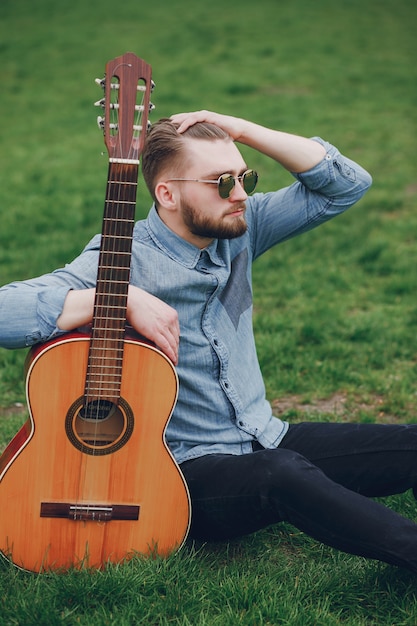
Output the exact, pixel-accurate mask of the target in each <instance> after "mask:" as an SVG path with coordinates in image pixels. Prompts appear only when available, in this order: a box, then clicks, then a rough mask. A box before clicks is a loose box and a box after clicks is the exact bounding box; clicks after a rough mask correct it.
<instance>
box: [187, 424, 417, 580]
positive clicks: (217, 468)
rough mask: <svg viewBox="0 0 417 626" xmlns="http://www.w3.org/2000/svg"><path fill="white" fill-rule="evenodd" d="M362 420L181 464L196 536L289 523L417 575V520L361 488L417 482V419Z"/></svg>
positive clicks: (308, 428) (374, 490)
mask: <svg viewBox="0 0 417 626" xmlns="http://www.w3.org/2000/svg"><path fill="white" fill-rule="evenodd" d="M338 426H340V427H341V428H338ZM364 426H366V428H362V427H360V428H358V427H357V426H356V425H349V424H346V425H345V424H341V425H337V424H336V425H334V424H317V425H315V424H305V425H302V424H300V425H296V426H293V427H290V431H289V433H288V435H286V437H285V438H284V440H283V442H282V444H281V446H280V447H278V448H276V449H274V450H259V451H257V452H254V453H252V454H247V455H242V456H231V455H217V454H216V455H207V456H205V457H201V458H199V459H195V460H193V461H188V462H186V463H183V464H182V470H183V472H184V475H185V478H186V480H187V483H188V486H189V489H190V493H191V499H192V509H193V521H192V527H191V536H194V537H196V538H201V539H225V538H231V537H235V536H239V535H242V534H245V533H249V532H253V531H255V530H257V529H259V528H263V527H265V526H268V525H270V524H273V523H276V522H279V521H287V522H289V523H291V524H293V525H294V526H296V527H297V528H299V529H300V530H303V531H304V532H306V533H307V534H309V535H311V536H312V537H315V538H316V539H318V540H319V541H321V542H323V543H326V544H328V545H331V546H333V547H335V548H338V549H341V550H344V551H346V552H350V553H352V554H357V555H361V556H365V557H368V558H375V559H379V560H381V561H385V562H388V563H392V564H396V565H402V566H404V567H407V568H409V569H411V570H413V571H416V572H417V525H416V524H414V523H413V522H411V521H410V520H407V519H405V518H403V517H401V516H400V515H398V514H396V513H395V512H393V511H391V510H390V509H388V508H387V507H385V506H383V505H381V504H378V503H376V502H374V501H373V500H370V499H369V498H368V497H366V496H365V495H362V494H366V495H367V496H369V495H375V496H376V495H388V494H389V493H398V492H401V491H405V490H407V489H409V488H410V487H415V485H416V484H417V451H416V449H417V426H415V427H410V428H407V429H406V428H401V427H396V426H393V427H392V428H390V427H385V426H381V427H380V428H379V427H378V426H376V427H375V426H373V425H369V426H370V428H367V426H368V425H364ZM335 427H337V428H335ZM398 428H399V430H397V431H395V432H394V429H398ZM355 431H356V434H355ZM400 431H401V432H400ZM392 438H394V439H395V440H396V443H395V444H394V443H390V441H389V440H390V439H392ZM366 440H367V443H366V445H365V443H364V441H366ZM410 441H411V443H410ZM286 446H288V447H286ZM297 448H299V449H300V450H297ZM375 450H376V451H375ZM399 452H400V453H401V454H400V453H399ZM309 455H310V456H311V457H313V458H312V460H310V458H309ZM321 466H322V467H321Z"/></svg>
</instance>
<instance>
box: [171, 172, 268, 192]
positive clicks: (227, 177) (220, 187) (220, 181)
mask: <svg viewBox="0 0 417 626" xmlns="http://www.w3.org/2000/svg"><path fill="white" fill-rule="evenodd" d="M248 176H253V177H254V185H253V187H252V188H251V189H249V191H248V190H247V189H245V179H246V180H247V178H248ZM258 178H259V176H258V172H257V171H256V170H251V169H249V170H246V171H245V172H243V174H240V175H239V176H233V174H229V173H225V174H221V175H220V176H219V177H218V178H217V179H216V180H207V179H205V178H170V179H168V180H167V182H170V181H171V180H172V181H179V182H181V181H184V182H190V183H209V184H212V185H213V184H214V185H217V191H218V193H219V196H220V198H222V200H227V199H228V198H230V194H231V193H232V191H233V189H234V188H235V186H236V180H238V181H239V183H240V184H241V186H242V187H243V189H244V191H245V193H247V194H250V193H252V192H253V191H255V188H256V185H257V183H258ZM226 181H227V186H226V189H224V186H225V185H226ZM229 181H230V188H229Z"/></svg>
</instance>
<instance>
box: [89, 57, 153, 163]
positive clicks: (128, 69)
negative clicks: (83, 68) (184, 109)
mask: <svg viewBox="0 0 417 626" xmlns="http://www.w3.org/2000/svg"><path fill="white" fill-rule="evenodd" d="M151 76H152V68H151V66H150V65H148V64H147V63H145V61H143V60H142V59H139V57H137V56H136V55H135V54H133V53H132V52H126V54H123V55H122V56H120V57H116V58H115V59H113V60H112V61H109V62H108V63H107V65H106V75H105V78H103V79H102V80H101V79H96V82H97V83H98V84H99V85H100V86H101V87H103V89H104V98H103V99H102V100H99V101H98V102H96V103H95V104H96V106H101V107H102V108H103V109H104V117H99V118H98V120H97V121H98V124H99V126H100V128H102V129H103V132H104V143H105V144H106V147H107V151H108V153H109V160H110V161H111V162H121V163H124V162H126V163H138V162H139V157H140V155H141V153H142V150H143V146H144V142H145V136H146V130H147V125H148V113H149V111H150V110H152V109H153V108H154V107H153V105H152V104H151V103H150V93H151V91H152V89H153V87H154V83H153V81H152V77H151Z"/></svg>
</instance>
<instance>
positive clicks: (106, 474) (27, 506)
mask: <svg viewBox="0 0 417 626" xmlns="http://www.w3.org/2000/svg"><path fill="white" fill-rule="evenodd" d="M89 346H90V337H89V336H86V335H82V334H77V333H74V334H69V335H66V336H64V337H63V338H60V339H58V340H53V341H51V342H49V343H47V344H43V345H41V346H40V347H37V348H35V349H32V353H31V359H30V360H29V362H28V369H27V379H26V388H27V399H28V407H29V415H30V417H29V420H28V422H27V423H26V424H25V425H24V426H23V427H22V429H21V430H20V431H19V433H18V434H17V435H16V436H15V438H14V439H13V440H12V441H11V443H10V444H9V446H8V447H7V448H6V450H5V452H4V453H3V455H2V457H1V458H0V502H1V509H2V514H1V516H0V550H1V551H2V553H3V554H4V555H5V556H7V557H8V558H9V559H10V560H12V562H13V563H14V564H15V565H16V566H18V567H21V568H23V569H26V570H31V571H35V572H39V571H42V570H48V569H68V568H70V567H73V566H74V567H80V566H86V567H95V568H100V567H102V566H103V565H104V564H105V563H107V562H120V561H122V560H123V559H125V558H129V556H131V555H132V554H134V553H140V554H146V555H149V554H153V553H157V554H161V555H167V554H169V553H170V552H171V551H173V550H174V549H176V548H179V547H180V546H181V544H182V543H183V542H184V540H185V538H186V535H187V532H188V528H189V520H190V506H189V496H188V490H187V487H186V484H185V482H184V479H183V477H182V474H181V472H180V470H179V467H178V466H177V464H176V463H175V460H174V459H173V457H172V455H171V453H170V451H169V449H168V447H167V445H166V443H165V439H164V434H165V429H166V426H167V423H168V421H169V418H170V415H171V413H172V410H173V408H174V406H175V402H176V398H177V392H178V379H177V374H176V372H175V369H174V367H173V366H172V364H171V362H170V361H169V360H168V359H167V358H166V357H165V356H164V355H163V354H162V353H161V352H160V351H159V350H157V349H156V348H154V347H152V346H150V345H148V344H146V343H143V342H141V341H139V340H136V339H127V340H125V342H124V358H123V372H124V373H123V377H122V381H121V387H120V390H121V393H120V403H119V406H112V407H111V410H110V411H109V412H108V415H107V412H106V411H107V409H106V411H105V413H106V415H105V416H102V415H100V416H99V417H97V418H95V417H94V416H91V415H89V416H88V417H87V418H85V419H84V418H83V417H82V415H83V414H82V410H83V409H82V398H83V393H84V384H85V376H86V368H87V362H88V352H89ZM107 408H108V407H107Z"/></svg>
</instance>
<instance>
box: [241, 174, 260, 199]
mask: <svg viewBox="0 0 417 626" xmlns="http://www.w3.org/2000/svg"><path fill="white" fill-rule="evenodd" d="M257 182H258V174H257V172H255V170H248V171H247V172H245V173H244V174H243V176H242V183H243V189H244V190H245V191H246V193H252V191H253V190H254V189H255V187H256V184H257Z"/></svg>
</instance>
